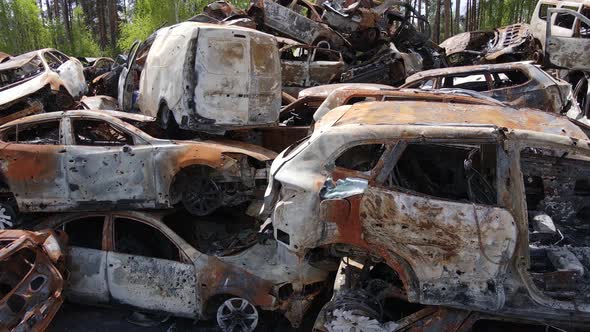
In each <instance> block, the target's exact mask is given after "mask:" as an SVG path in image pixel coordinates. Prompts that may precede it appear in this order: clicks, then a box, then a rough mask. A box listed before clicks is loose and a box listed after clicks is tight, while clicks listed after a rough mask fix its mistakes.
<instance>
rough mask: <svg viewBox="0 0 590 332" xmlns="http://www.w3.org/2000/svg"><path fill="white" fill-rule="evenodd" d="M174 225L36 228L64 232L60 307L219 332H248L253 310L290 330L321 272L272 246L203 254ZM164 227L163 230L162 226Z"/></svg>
mask: <svg viewBox="0 0 590 332" xmlns="http://www.w3.org/2000/svg"><path fill="white" fill-rule="evenodd" d="M179 224H182V225H187V223H177V222H175V218H168V219H166V218H165V217H163V216H161V215H153V214H148V213H145V212H105V213H84V214H64V215H58V216H55V217H52V218H50V219H49V220H46V221H43V222H42V223H41V224H39V225H38V226H37V227H38V228H52V229H60V230H64V231H65V232H67V234H68V235H69V238H70V246H69V250H68V255H67V265H66V266H67V268H68V270H69V271H70V278H69V279H68V281H67V285H66V287H65V295H66V297H67V299H68V300H70V301H73V302H78V303H84V304H95V305H119V306H121V305H122V306H125V307H131V308H134V309H136V310H141V311H143V312H155V313H165V314H169V315H173V316H178V317H185V318H192V319H210V318H214V319H216V320H217V322H218V325H219V326H220V327H221V330H222V331H253V330H254V329H255V328H256V325H257V323H258V319H259V310H270V311H278V312H281V313H282V314H283V315H284V316H285V317H286V318H287V319H288V320H289V321H290V322H291V324H293V325H295V326H297V325H298V324H299V323H300V322H301V320H302V318H303V316H304V315H305V313H306V311H307V309H308V308H309V306H310V304H311V303H312V301H313V299H314V298H315V296H316V295H317V294H319V292H320V290H321V289H322V288H323V285H324V284H325V282H324V281H325V280H326V278H327V273H326V272H325V271H322V270H319V269H317V268H314V267H312V266H310V265H309V264H307V263H304V262H300V261H298V260H297V258H296V257H295V256H293V255H292V254H290V253H289V252H287V251H285V250H284V248H281V247H278V246H277V244H276V242H275V241H274V240H268V241H267V242H265V243H254V244H253V245H252V246H250V247H248V248H246V249H244V250H241V251H240V252H237V253H233V254H231V255H227V256H214V255H207V254H205V253H202V252H200V251H199V250H197V249H196V247H197V246H198V244H197V243H194V242H193V243H189V242H188V241H187V240H185V239H184V238H183V236H186V235H187V233H186V232H180V233H179V232H178V231H176V230H173V229H174V228H175V227H177V226H178V225H179ZM169 225H170V226H169Z"/></svg>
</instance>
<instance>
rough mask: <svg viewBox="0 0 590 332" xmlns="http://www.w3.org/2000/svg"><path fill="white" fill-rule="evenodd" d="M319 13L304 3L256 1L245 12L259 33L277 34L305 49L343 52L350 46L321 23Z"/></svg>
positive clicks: (319, 9) (321, 9)
mask: <svg viewBox="0 0 590 332" xmlns="http://www.w3.org/2000/svg"><path fill="white" fill-rule="evenodd" d="M283 4H284V5H283ZM322 13H323V8H321V7H319V6H317V5H315V4H313V3H311V2H308V1H306V0H293V1H287V2H285V1H274V0H256V1H252V4H251V6H250V8H249V9H248V15H249V16H250V17H252V18H254V20H255V21H256V22H257V23H258V25H259V26H260V27H262V30H263V31H264V30H267V31H268V30H270V31H273V32H278V33H279V34H280V35H282V36H284V37H288V38H292V39H294V40H296V41H298V42H300V43H303V44H306V45H311V46H318V47H324V48H329V49H335V50H338V51H345V49H346V48H347V47H349V46H350V43H349V42H348V41H347V40H346V39H345V38H344V37H343V36H342V35H340V34H339V33H338V32H336V31H334V30H333V29H331V28H330V27H329V26H328V25H326V24H325V23H323V22H322Z"/></svg>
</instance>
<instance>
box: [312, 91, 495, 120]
mask: <svg viewBox="0 0 590 332" xmlns="http://www.w3.org/2000/svg"><path fill="white" fill-rule="evenodd" d="M395 100H405V101H408V100H415V101H429V102H446V103H456V102H458V103H461V104H475V105H481V104H484V105H498V106H505V104H504V103H502V102H499V101H497V100H495V99H492V98H489V97H487V96H484V95H481V94H479V93H475V92H472V91H468V90H462V89H450V90H432V91H429V90H417V89H400V88H393V87H388V88H382V87H376V86H371V85H367V86H363V85H359V86H344V87H342V88H338V89H336V90H334V91H333V92H332V93H330V94H329V95H328V97H326V98H325V99H324V101H323V102H322V103H321V105H320V106H319V107H317V109H316V111H315V113H314V114H313V121H314V122H317V121H319V120H320V119H321V118H322V117H323V116H324V115H326V114H328V113H329V112H330V111H331V110H333V109H335V108H337V107H340V106H344V105H354V104H358V103H367V102H375V101H395Z"/></svg>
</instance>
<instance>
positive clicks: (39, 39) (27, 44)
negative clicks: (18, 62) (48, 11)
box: [0, 0, 50, 54]
mask: <svg viewBox="0 0 590 332" xmlns="http://www.w3.org/2000/svg"><path fill="white" fill-rule="evenodd" d="M49 40H50V38H49V31H48V30H47V28H46V27H45V26H44V25H43V21H42V20H41V16H40V10H39V8H38V7H37V4H36V3H35V0H10V1H9V0H0V49H1V50H3V51H4V52H7V53H10V54H20V53H24V52H27V51H30V50H34V49H38V48H42V47H44V46H46V45H48V44H47V42H48V41H49Z"/></svg>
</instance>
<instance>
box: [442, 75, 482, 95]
mask: <svg viewBox="0 0 590 332" xmlns="http://www.w3.org/2000/svg"><path fill="white" fill-rule="evenodd" d="M442 88H447V89H453V88H454V89H466V90H473V91H477V92H483V91H488V90H490V86H489V84H488V81H487V78H486V75H485V74H475V73H473V74H465V75H460V76H459V75H457V76H447V77H443V78H442Z"/></svg>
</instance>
